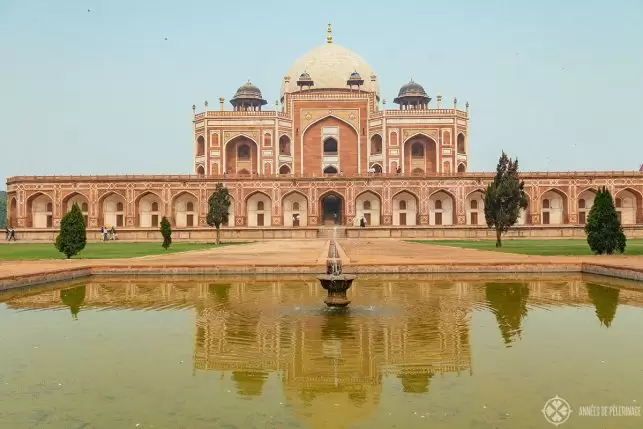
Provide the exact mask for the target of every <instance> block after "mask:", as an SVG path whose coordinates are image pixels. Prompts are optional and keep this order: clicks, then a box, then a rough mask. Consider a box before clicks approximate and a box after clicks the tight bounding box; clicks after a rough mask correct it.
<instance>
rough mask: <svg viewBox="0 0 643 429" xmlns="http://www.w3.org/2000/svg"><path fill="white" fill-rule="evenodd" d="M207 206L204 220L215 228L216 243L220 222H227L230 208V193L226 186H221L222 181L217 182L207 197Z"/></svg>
mask: <svg viewBox="0 0 643 429" xmlns="http://www.w3.org/2000/svg"><path fill="white" fill-rule="evenodd" d="M208 206H209V210H208V215H207V217H206V222H207V223H208V225H210V226H214V227H215V228H216V229H217V245H218V244H219V234H220V228H221V224H226V223H228V216H229V212H228V210H229V209H230V194H229V193H228V188H226V187H225V186H223V183H217V187H216V189H215V190H214V193H213V194H212V195H211V196H210V198H209V199H208Z"/></svg>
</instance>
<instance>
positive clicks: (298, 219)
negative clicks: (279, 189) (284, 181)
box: [281, 190, 308, 227]
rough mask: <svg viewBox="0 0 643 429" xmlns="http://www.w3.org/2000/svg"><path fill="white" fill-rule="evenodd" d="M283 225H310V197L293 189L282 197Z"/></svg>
mask: <svg viewBox="0 0 643 429" xmlns="http://www.w3.org/2000/svg"><path fill="white" fill-rule="evenodd" d="M281 205H282V210H281V211H282V213H283V225H284V226H287V227H291V226H294V227H298V226H308V197H306V195H304V194H303V193H302V192H300V191H297V190H292V191H288V192H286V193H285V194H284V195H283V196H282V198H281Z"/></svg>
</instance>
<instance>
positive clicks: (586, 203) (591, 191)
mask: <svg viewBox="0 0 643 429" xmlns="http://www.w3.org/2000/svg"><path fill="white" fill-rule="evenodd" d="M596 192H597V189H596V188H593V187H589V188H585V189H583V190H582V191H580V192H579V193H578V194H576V203H575V207H576V210H578V219H577V220H578V224H579V225H584V224H585V223H586V222H587V218H588V216H589V211H590V210H591V209H592V206H593V205H594V197H595V195H596Z"/></svg>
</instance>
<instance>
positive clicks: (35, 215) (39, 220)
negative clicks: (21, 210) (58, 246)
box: [27, 194, 54, 228]
mask: <svg viewBox="0 0 643 429" xmlns="http://www.w3.org/2000/svg"><path fill="white" fill-rule="evenodd" d="M27 226H29V227H31V228H53V226H54V205H53V201H52V200H51V198H49V196H47V195H45V194H35V195H32V196H31V197H29V199H27Z"/></svg>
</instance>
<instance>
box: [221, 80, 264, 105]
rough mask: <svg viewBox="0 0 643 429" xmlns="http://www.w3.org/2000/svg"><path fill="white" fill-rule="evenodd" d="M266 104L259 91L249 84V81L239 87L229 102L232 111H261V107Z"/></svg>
mask: <svg viewBox="0 0 643 429" xmlns="http://www.w3.org/2000/svg"><path fill="white" fill-rule="evenodd" d="M267 103H268V102H267V101H266V100H264V99H263V97H262V95H261V90H260V89H259V88H257V87H256V86H254V85H253V84H252V83H250V81H248V82H246V83H244V84H243V85H241V86H240V87H239V89H237V92H236V93H235V94H234V97H233V98H232V100H230V104H232V106H233V107H234V110H237V111H239V110H242V111H243V110H261V106H264V105H266V104H267Z"/></svg>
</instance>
